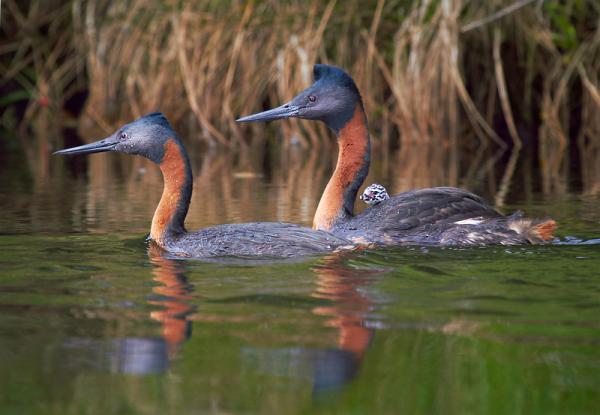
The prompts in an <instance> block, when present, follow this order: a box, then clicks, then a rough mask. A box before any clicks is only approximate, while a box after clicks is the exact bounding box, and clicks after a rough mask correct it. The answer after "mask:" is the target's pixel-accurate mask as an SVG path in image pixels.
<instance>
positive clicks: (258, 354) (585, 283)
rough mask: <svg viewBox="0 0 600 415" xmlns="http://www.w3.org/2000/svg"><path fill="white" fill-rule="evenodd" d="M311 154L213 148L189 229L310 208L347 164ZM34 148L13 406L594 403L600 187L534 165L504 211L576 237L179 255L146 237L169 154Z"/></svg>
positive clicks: (368, 409)
mask: <svg viewBox="0 0 600 415" xmlns="http://www.w3.org/2000/svg"><path fill="white" fill-rule="evenodd" d="M39 154H42V155H43V154H44V153H43V151H40V153H39ZM310 154H311V153H310V152H308V153H306V152H300V153H299V154H296V153H294V152H290V153H286V154H285V155H276V154H263V153H260V152H257V151H255V150H252V151H249V152H248V154H246V155H233V156H232V155H226V156H223V155H220V154H212V155H211V154H208V155H204V156H202V157H196V158H195V159H194V163H195V166H196V168H195V174H196V184H195V187H194V191H195V196H194V199H193V202H192V207H191V214H190V218H189V221H188V224H189V228H192V229H193V228H197V227H200V226H206V225H209V224H213V223H222V222H232V221H238V222H239V221H250V220H273V219H282V220H288V221H295V222H301V223H304V224H307V223H309V222H310V219H311V216H312V212H314V208H315V206H316V201H317V200H318V196H319V193H320V191H321V189H322V187H323V186H324V182H325V180H326V178H327V174H328V172H329V171H330V169H331V164H330V162H322V160H312V159H311V157H312V156H311V155H310ZM36 157H37V156H36V155H35V154H34V155H33V156H32V155H26V154H23V153H22V152H21V151H20V150H19V148H18V147H16V146H14V145H12V144H10V142H8V141H6V140H5V141H4V142H3V145H2V153H1V155H0V162H1V166H0V190H1V198H0V206H1V207H2V210H3V215H2V217H1V218H0V248H1V249H0V373H2V376H0V413H2V414H4V413H19V414H21V413H27V414H30V413H34V414H35V413H43V414H48V413H55V414H71V413H72V414H80V413H91V414H96V413H98V414H100V413H102V414H104V413H178V414H179V413H276V414H282V413H344V414H347V413H356V414H363V413H390V414H392V413H394V414H395V413H424V414H430V413H499V414H506V413H543V414H548V413H593V412H595V411H597V408H598V396H600V319H599V318H598V316H599V315H600V274H599V272H598V270H599V269H600V245H598V244H592V243H578V242H579V240H582V241H588V242H589V241H591V242H595V241H594V238H600V207H599V206H600V204H599V202H600V197H599V196H598V194H594V193H586V194H584V193H583V192H582V190H581V189H580V188H579V187H578V185H571V184H569V183H567V184H566V187H565V190H564V191H562V192H551V193H541V192H540V191H539V189H540V188H541V186H538V185H536V183H538V181H537V179H536V178H535V177H533V178H528V177H526V176H525V175H526V172H527V170H526V169H525V168H524V167H519V168H518V169H517V171H516V174H515V176H514V179H513V182H514V184H513V187H512V189H513V190H511V191H509V192H508V194H507V196H506V200H505V207H504V210H506V211H511V210H514V209H518V208H520V209H525V210H527V212H529V213H532V214H535V215H538V216H543V215H549V216H552V217H554V218H555V219H557V220H558V221H559V222H560V224H561V228H560V230H559V236H560V237H561V240H562V241H563V244H554V245H546V246H535V247H527V246H517V247H488V248H470V249H449V248H447V249H441V248H427V249H425V248H420V247H403V248H396V249H382V250H371V251H361V252H353V253H345V254H343V255H331V256H324V257H318V258H310V259H307V260H305V261H301V262H298V263H292V264H289V263H252V264H247V263H246V264H244V263H239V264H224V263H218V262H208V263H207V262H200V261H172V260H169V259H166V258H164V257H162V256H161V255H160V252H158V251H157V250H155V249H154V247H153V246H152V245H148V244H146V242H145V241H144V239H145V236H146V234H147V232H148V228H149V222H150V218H151V215H152V212H153V210H154V207H155V204H156V202H157V200H158V198H159V197H160V192H161V188H162V187H161V181H160V176H159V175H158V174H157V171H156V169H154V167H153V166H151V165H149V164H147V163H144V162H143V161H141V160H135V161H132V160H129V159H126V158H122V157H119V156H116V155H96V156H92V157H90V158H89V159H87V161H86V160H85V159H71V160H64V159H53V158H46V159H44V158H43V157H42V156H40V157H41V158H40V159H39V160H38V159H37V158H36ZM200 159H201V160H200ZM328 160H329V158H328ZM200 161H203V163H202V164H201V167H200ZM311 163H312V164H311ZM381 166H382V165H381V164H378V163H375V165H374V168H373V171H374V173H373V175H372V177H371V178H370V180H371V181H372V180H377V181H380V182H383V183H384V184H387V185H389V184H390V183H396V185H395V187H396V191H398V190H402V189H401V188H402V186H404V184H403V182H401V181H399V178H398V177H397V175H396V173H395V170H394V169H393V168H391V167H389V166H388V167H387V168H382V167H381ZM392 167H393V165H392ZM422 175H423V177H421V178H420V179H419V180H423V181H425V182H427V180H428V178H430V176H427V172H423V173H422ZM496 177H499V176H496ZM431 180H432V183H431V184H454V183H452V180H451V179H450V178H449V179H448V182H447V183H445V182H443V179H440V178H439V177H437V178H434V179H431ZM440 180H441V181H442V182H441V183H440ZM530 182H533V183H534V184H533V186H532V188H527V186H524V185H522V184H523V183H530ZM413 184H414V183H413ZM426 184H427V183H426ZM459 184H460V183H459ZM391 187H394V186H391ZM470 187H471V188H472V189H474V190H477V191H478V192H480V193H483V194H485V195H486V197H488V198H490V199H493V198H494V196H495V195H496V193H495V192H494V191H493V190H494V189H493V188H490V186H488V185H487V184H486V181H485V180H482V181H476V182H474V184H473V186H470ZM568 237H572V238H568ZM573 238H575V239H573ZM596 242H597V241H596Z"/></svg>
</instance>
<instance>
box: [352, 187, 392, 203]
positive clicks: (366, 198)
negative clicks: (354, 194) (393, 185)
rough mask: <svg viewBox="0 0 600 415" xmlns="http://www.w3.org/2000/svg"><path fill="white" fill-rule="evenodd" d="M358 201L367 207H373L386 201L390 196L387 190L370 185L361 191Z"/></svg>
mask: <svg viewBox="0 0 600 415" xmlns="http://www.w3.org/2000/svg"><path fill="white" fill-rule="evenodd" d="M359 198H360V200H362V201H363V202H365V203H366V204H367V205H369V206H375V205H376V204H378V203H381V202H383V201H384V200H388V199H389V198H390V195H389V194H388V192H387V189H386V188H385V187H383V186H382V185H380V184H378V183H373V184H370V185H369V186H367V187H366V188H365V190H363V192H362V194H361V195H360V196H359Z"/></svg>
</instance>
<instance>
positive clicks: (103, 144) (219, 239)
mask: <svg viewBox="0 0 600 415" xmlns="http://www.w3.org/2000/svg"><path fill="white" fill-rule="evenodd" d="M104 151H116V152H122V153H127V154H133V155H141V156H144V157H146V158H148V159H150V160H152V161H153V162H155V163H156V164H158V165H159V167H160V169H161V171H162V173H163V179H164V190H163V195H162V197H161V200H160V202H159V204H158V207H157V209H156V212H155V213H154V217H153V219H152V227H151V231H150V238H151V239H152V240H153V241H154V242H155V243H156V244H157V245H158V246H160V247H161V248H163V249H164V250H166V251H168V252H169V253H171V254H173V255H177V256H183V257H195V258H206V257H218V256H237V257H254V258H257V257H261V258H263V257H268V258H292V257H300V256H307V255H314V254H321V253H325V252H332V251H334V250H336V249H338V248H342V247H349V246H351V245H352V243H351V242H350V241H348V240H346V239H344V238H342V237H338V236H334V235H332V234H330V233H328V232H324V231H315V230H312V229H310V228H306V227H302V226H299V225H294V224H290V223H281V222H263V223H243V224H227V225H219V226H213V227H210V228H205V229H201V230H199V231H196V232H187V231H186V229H185V227H184V220H185V216H186V214H187V211H188V207H189V204H190V198H191V195H192V179H193V178H192V173H191V168H190V162H189V159H188V156H187V153H186V151H185V149H184V148H183V145H182V144H181V141H180V140H179V138H178V137H177V134H176V133H175V131H173V129H172V128H171V125H170V124H169V122H168V121H167V119H166V117H165V116H164V115H163V114H161V113H152V114H148V115H146V116H144V117H141V118H139V119H137V120H136V121H134V122H132V123H129V124H126V125H124V126H123V127H121V128H119V129H118V130H117V131H116V132H115V133H113V134H112V135H111V136H109V137H107V138H105V139H103V140H100V141H97V142H94V143H91V144H86V145H83V146H79V147H74V148H69V149H64V150H60V151H57V152H56V153H55V154H62V155H70V154H90V153H99V152H104Z"/></svg>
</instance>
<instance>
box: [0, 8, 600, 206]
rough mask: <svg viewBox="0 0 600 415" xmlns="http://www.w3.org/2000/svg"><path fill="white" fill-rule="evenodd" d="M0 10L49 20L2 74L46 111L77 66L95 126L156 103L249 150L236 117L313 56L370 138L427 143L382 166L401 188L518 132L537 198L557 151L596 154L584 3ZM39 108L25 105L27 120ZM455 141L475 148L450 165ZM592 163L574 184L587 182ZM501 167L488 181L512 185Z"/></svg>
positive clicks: (558, 173) (294, 79)
mask: <svg viewBox="0 0 600 415" xmlns="http://www.w3.org/2000/svg"><path fill="white" fill-rule="evenodd" d="M4 3H5V4H6V6H5V10H4V13H5V14H6V13H9V17H8V18H6V17H3V20H4V21H5V22H6V21H8V25H7V24H6V23H5V24H4V30H10V29H14V28H20V27H25V26H27V27H30V28H31V27H32V26H33V27H36V28H37V30H38V31H39V30H41V28H42V27H44V28H45V27H46V25H49V27H50V29H49V33H50V34H52V36H51V37H50V38H49V40H46V41H45V42H46V43H45V45H46V47H40V45H41V44H44V43H43V42H44V41H43V40H41V39H40V38H39V37H35V36H29V35H27V33H26V31H22V32H18V34H17V35H14V38H15V40H14V42H12V43H11V42H8V43H6V44H4V45H3V48H2V49H0V51H2V52H3V54H2V56H4V57H5V58H6V57H7V56H9V57H10V58H11V59H3V60H2V62H4V63H3V65H4V66H5V67H4V69H6V74H5V75H4V77H3V79H4V80H6V79H9V78H11V77H12V78H15V77H17V76H18V75H19V74H20V73H21V70H22V68H23V67H24V66H27V65H33V67H34V69H35V72H36V73H37V74H38V76H37V78H36V79H35V82H34V83H31V82H30V85H28V88H30V89H31V91H32V95H33V96H39V95H50V96H52V97H53V100H52V101H53V102H56V103H57V104H56V106H57V107H59V106H60V105H59V103H60V102H61V100H64V99H65V98H67V97H68V95H69V91H72V90H73V88H75V87H76V86H77V85H79V84H77V83H76V82H74V80H76V79H80V77H81V75H82V71H85V77H86V79H87V87H88V89H89V99H88V101H87V103H86V106H85V111H84V114H85V116H86V117H85V118H86V119H87V120H88V121H89V120H92V122H93V123H95V124H97V125H98V126H100V127H101V128H103V129H106V130H109V129H111V128H112V127H114V126H115V125H117V124H120V123H122V122H125V121H128V120H130V119H132V118H134V117H137V116H140V115H142V114H144V113H147V112H150V111H154V110H161V111H163V112H165V113H166V114H167V116H168V117H169V118H170V119H171V120H172V121H173V122H174V123H175V124H177V125H179V126H183V127H186V129H187V130H188V131H189V134H190V135H191V136H193V137H198V138H200V139H201V140H203V141H205V142H207V143H211V144H219V145H222V146H227V147H234V148H243V147H247V146H248V145H250V144H251V142H252V141H256V140H257V139H258V140H259V141H263V140H264V137H265V136H266V135H265V133H264V128H265V127H264V126H262V125H238V124H236V123H235V121H234V120H235V119H236V118H237V117H238V116H239V115H243V114H248V113H252V112H256V111H258V110H262V109H263V108H265V107H267V106H274V105H278V104H280V103H283V102H285V101H287V100H289V99H290V98H292V97H293V96H294V95H295V94H296V93H297V92H298V91H300V90H301V89H303V88H305V87H306V86H308V85H309V84H310V83H311V76H312V73H311V72H312V65H313V63H315V62H327V63H332V64H336V65H338V66H341V67H344V68H345V69H347V70H348V71H349V72H350V73H351V74H352V75H353V76H354V78H355V80H356V81H357V84H358V85H359V88H360V90H361V92H362V95H363V98H364V102H365V105H366V109H367V113H368V115H369V120H370V125H371V128H372V131H373V137H374V141H375V143H376V145H382V146H383V147H384V148H390V147H391V146H397V145H401V146H408V145H411V146H415V145H418V146H419V147H422V148H423V149H424V150H423V154H422V155H420V156H418V162H417V161H416V160H412V159H407V158H406V157H401V160H398V161H397V162H395V164H393V166H394V168H395V169H397V170H398V175H403V177H407V178H405V180H406V182H407V183H413V184H417V183H420V182H419V179H418V178H417V177H413V176H414V175H415V174H416V173H415V170H414V168H415V167H416V166H419V165H420V166H423V165H425V166H427V167H428V168H429V169H430V170H435V171H439V175H440V178H439V179H436V180H434V181H435V182H436V183H437V182H440V183H441V182H444V183H447V184H448V183H450V184H461V183H460V181H461V180H467V181H468V180H474V179H475V175H476V172H477V171H479V170H480V169H486V168H487V167H486V163H488V162H489V160H490V157H489V156H490V155H496V153H498V152H500V151H503V150H504V148H506V147H507V146H510V147H512V148H513V149H514V150H513V151H514V154H517V155H518V149H519V147H520V146H521V143H522V142H523V138H522V137H521V135H522V132H523V130H526V131H527V133H528V135H529V136H533V137H538V138H539V139H538V140H539V142H538V146H537V148H538V157H537V158H538V169H539V171H540V172H541V175H542V177H543V183H544V184H543V188H544V190H545V191H547V192H562V191H564V185H563V184H564V182H565V180H564V179H565V176H566V174H567V170H568V157H567V154H568V153H569V152H568V151H567V150H568V147H569V146H573V145H575V146H577V148H579V149H581V151H582V153H581V154H582V163H585V162H586V161H585V160H586V159H587V158H589V157H591V156H590V154H597V153H595V152H594V151H593V150H590V148H591V149H594V148H597V142H598V129H597V121H596V119H595V117H594V116H593V114H594V113H598V110H600V89H599V87H598V85H599V83H598V82H599V80H598V77H597V74H598V73H600V54H599V53H598V50H599V47H600V29H599V26H598V24H597V22H598V19H599V16H600V7H598V5H597V4H596V3H595V2H594V1H593V0H584V1H566V2H565V1H551V0H548V1H547V2H532V1H528V0H520V1H514V2H512V1H501V0H496V1H491V2H480V1H475V0H435V1H434V0H420V1H412V0H371V1H367V2H365V1H358V0H354V1H352V0H350V1H336V0H329V1H319V0H312V1H300V0H297V1H286V2H281V1H276V0H261V1H259V0H255V1H244V2H240V1H233V0H231V1H211V0H202V1H196V2H183V3H182V2H179V1H175V0H162V1H158V0H154V1H153V0H131V1H129V2H111V1H108V0H100V1H96V2H92V1H82V0H73V1H71V2H69V3H67V4H66V5H62V6H56V4H59V3H58V2H57V3H56V4H55V3H54V2H51V1H50V2H42V1H32V2H30V6H29V9H28V10H27V11H26V12H25V11H23V10H20V8H19V5H18V3H17V2H16V1H15V0H6V2H4ZM21 8H22V6H21ZM556 16H559V18H557V17H556ZM560 17H562V18H563V19H562V20H561V18H560ZM565 19H566V21H567V22H568V24H569V25H571V26H567V27H563V26H564V21H565ZM561 24H562V25H563V26H561ZM61 25H62V27H63V30H60V27H61ZM571 27H572V28H574V30H575V31H576V33H575V34H576V36H575V38H573V36H572V31H570V30H571ZM44 30H45V29H44ZM569 36H570V37H569ZM565 38H566V39H567V40H569V42H570V43H569V42H566V41H565V40H564V39H565ZM34 39H35V41H34ZM561 39H562V40H561ZM36 42H37V43H36ZM40 51H42V52H40ZM6 62H8V63H6ZM83 63H85V65H83ZM61 94H62V95H61ZM578 108H581V111H579V109H578ZM38 109H39V105H37V104H36V101H35V100H34V101H32V104H31V105H30V106H29V109H28V112H27V119H28V120H29V119H30V118H31V117H32V116H33V115H34V114H35V113H36V111H37V110H38ZM574 114H575V115H576V116H578V117H579V118H580V125H579V126H578V128H574V120H573V116H574ZM577 114H580V116H579V115H577ZM596 118H597V117H596ZM578 122H579V121H578ZM86 125H87V124H86ZM276 128H278V129H281V130H282V131H283V135H284V136H286V137H294V138H295V139H296V141H298V142H299V143H300V144H301V145H302V146H303V147H309V146H311V147H314V146H331V140H330V139H329V140H328V139H324V137H330V136H328V134H327V132H326V130H325V128H324V127H323V126H320V125H317V124H315V123H307V122H298V121H295V120H292V121H290V122H283V123H278V124H277V127H276ZM573 131H576V134H579V139H577V137H573ZM257 137H258V138H257ZM581 137H584V138H581ZM426 146H433V147H435V148H431V149H428V150H427V149H425V147H426ZM488 147H489V148H488ZM326 148H328V147H326ZM465 149H468V150H469V151H471V152H472V153H473V154H475V157H473V158H470V159H469V160H466V161H464V160H462V157H461V156H462V155H463V154H464V150H465ZM584 150H585V151H586V153H585V155H584V154H583V151H584ZM405 153H406V151H405ZM384 154H385V152H384ZM400 154H402V151H401V152H400ZM406 154H408V153H406ZM387 162H388V165H389V163H391V162H392V161H390V160H387ZM400 162H401V163H403V164H402V165H400V164H398V163H400ZM594 162H595V164H596V165H597V164H599V163H598V158H595V159H594V161H592V162H589V163H591V164H590V168H589V169H587V170H586V173H585V175H586V177H596V176H594V174H597V173H592V172H591V171H593V170H594V167H593V165H594ZM465 164H467V168H466V171H467V175H466V177H467V178H466V179H465V177H463V176H464V175H461V174H460V171H459V170H461V169H465V167H464V166H465ZM405 166H406V167H405ZM461 166H462V167H461ZM508 167H509V168H507V169H506V170H505V171H504V172H503V174H502V176H501V177H500V178H499V183H504V184H505V185H508V184H510V181H511V177H512V174H513V169H512V168H510V165H509V166H508ZM405 174H406V175H407V176H404V175H405ZM587 180H588V179H586V180H584V181H585V182H586V183H587ZM561 183H562V184H561ZM596 183H597V180H596ZM589 186H591V187H590V188H593V187H594V186H595V185H591V184H590V185H589ZM401 187H403V186H401ZM504 187H506V186H504ZM505 190H506V189H505ZM502 199H503V197H502V195H500V197H498V201H500V202H501V200H502Z"/></svg>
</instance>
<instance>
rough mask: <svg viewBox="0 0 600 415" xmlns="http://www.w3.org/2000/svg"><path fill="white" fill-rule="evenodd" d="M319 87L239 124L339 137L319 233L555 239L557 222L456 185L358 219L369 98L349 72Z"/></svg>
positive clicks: (320, 71)
mask: <svg viewBox="0 0 600 415" xmlns="http://www.w3.org/2000/svg"><path fill="white" fill-rule="evenodd" d="M314 78H315V82H314V84H313V85H312V86H310V87H309V88H307V89H306V90H304V91H302V92H301V93H300V94H298V95H297V96H296V97H295V98H294V99H292V101H290V102H289V103H287V104H284V105H282V106H280V107H277V108H275V109H272V110H268V111H263V112H261V113H258V114H253V115H249V116H247V117H243V118H241V119H239V120H238V121H241V122H252V121H270V120H276V119H280V118H290V117H295V118H303V119H309V120H319V121H322V122H324V123H325V124H326V125H327V126H328V127H329V128H330V129H331V130H333V131H334V132H335V134H336V136H337V139H338V147H339V152H338V160H337V165H336V168H335V171H334V172H333V175H332V177H331V179H330V180H329V183H328V184H327V186H326V187H325V190H324V192H323V195H322V196H321V200H320V201H319V205H318V207H317V211H316V212H315V216H314V220H313V228H314V229H319V230H326V231H329V232H332V233H333V234H335V235H337V236H340V237H343V238H347V239H350V240H352V241H354V242H358V243H366V244H384V245H398V244H406V243H417V244H435V245H489V244H518V243H539V242H544V241H547V240H550V239H552V231H553V230H554V228H555V227H556V223H555V222H554V221H553V220H551V219H548V220H545V221H536V220H531V219H524V218H523V217H522V216H521V214H520V213H519V214H515V215H511V216H504V215H502V214H500V213H499V212H498V211H497V210H495V209H494V208H492V207H491V206H489V205H488V204H487V203H486V202H485V201H484V200H483V199H481V198H480V197H478V196H476V195H474V194H472V193H470V192H468V191H466V190H463V189H457V188H452V187H442V188H431V189H421V190H412V191H409V192H405V193H401V194H399V195H395V196H392V197H390V198H389V199H387V200H384V201H381V202H380V203H378V204H376V205H374V206H371V207H370V208H368V209H366V210H365V211H363V212H362V213H360V214H359V215H354V202H355V200H356V196H357V193H358V190H359V188H360V187H361V186H362V184H363V182H364V180H365V178H366V176H367V173H368V171H369V165H370V157H371V144H370V135H369V129H368V124H367V116H366V114H365V111H364V107H363V103H362V99H361V96H360V93H359V91H358V88H357V87H356V84H355V83H354V80H353V79H352V78H351V77H350V75H348V74H347V73H346V72H344V71H343V70H342V69H340V68H337V67H334V66H329V65H315V67H314Z"/></svg>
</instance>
